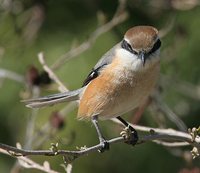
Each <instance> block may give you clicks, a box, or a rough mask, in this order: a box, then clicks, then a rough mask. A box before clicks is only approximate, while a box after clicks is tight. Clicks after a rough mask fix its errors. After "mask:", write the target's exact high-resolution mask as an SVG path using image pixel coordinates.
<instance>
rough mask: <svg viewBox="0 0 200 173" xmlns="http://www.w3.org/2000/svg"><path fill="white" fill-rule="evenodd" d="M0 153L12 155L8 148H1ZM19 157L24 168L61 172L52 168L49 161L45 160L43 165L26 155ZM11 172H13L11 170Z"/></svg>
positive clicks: (53, 172) (19, 161) (52, 172)
mask: <svg viewBox="0 0 200 173" xmlns="http://www.w3.org/2000/svg"><path fill="white" fill-rule="evenodd" d="M0 153H3V154H6V155H9V156H10V153H8V152H7V151H6V150H3V149H1V148H0ZM17 159H18V163H19V165H20V166H22V167H24V168H28V169H37V170H40V171H43V172H47V173H59V172H57V171H54V170H52V169H51V168H50V166H48V165H49V164H48V162H46V161H45V162H44V163H43V165H40V164H38V163H36V162H34V161H33V160H31V159H30V158H28V157H24V156H19V157H17ZM11 172H13V171H12V170H11Z"/></svg>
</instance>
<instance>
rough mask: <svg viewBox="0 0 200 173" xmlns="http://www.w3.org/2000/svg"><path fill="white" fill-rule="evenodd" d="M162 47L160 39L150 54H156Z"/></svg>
mask: <svg viewBox="0 0 200 173" xmlns="http://www.w3.org/2000/svg"><path fill="white" fill-rule="evenodd" d="M160 46H161V41H160V39H158V40H157V41H156V42H155V44H154V46H153V48H152V49H151V50H150V51H149V52H148V54H152V53H154V52H155V51H156V50H158V49H159V48H160Z"/></svg>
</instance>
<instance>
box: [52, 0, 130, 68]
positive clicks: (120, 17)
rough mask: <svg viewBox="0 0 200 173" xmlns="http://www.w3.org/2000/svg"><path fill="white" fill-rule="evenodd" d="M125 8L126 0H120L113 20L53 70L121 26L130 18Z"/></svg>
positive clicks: (58, 63) (59, 61)
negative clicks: (104, 34)
mask: <svg viewBox="0 0 200 173" xmlns="http://www.w3.org/2000/svg"><path fill="white" fill-rule="evenodd" d="M125 6H126V0H119V5H118V8H117V10H116V13H115V14H114V16H113V18H112V20H111V21H109V22H108V23H106V24H104V25H102V26H101V27H99V28H97V29H96V30H95V31H94V32H93V33H92V34H91V35H90V37H89V39H88V40H87V41H85V42H83V43H82V44H80V45H79V46H78V47H75V48H73V49H71V50H70V51H69V52H67V53H65V54H64V55H62V56H61V57H60V58H59V59H58V60H57V61H56V62H55V63H54V64H53V65H52V66H51V69H53V70H56V69H58V68H59V67H61V66H62V65H63V64H64V63H66V62H67V61H68V60H70V59H71V58H73V57H76V56H77V55H79V54H81V53H83V52H84V51H86V50H88V49H89V48H90V47H91V46H92V45H93V43H94V42H95V41H96V39H97V38H98V37H99V36H100V35H102V34H103V33H105V32H108V31H109V30H111V29H112V28H113V27H115V26H116V25H119V24H120V23H122V22H124V21H125V20H126V19H127V18H128V13H127V12H126V11H125Z"/></svg>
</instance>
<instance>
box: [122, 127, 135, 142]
mask: <svg viewBox="0 0 200 173" xmlns="http://www.w3.org/2000/svg"><path fill="white" fill-rule="evenodd" d="M120 135H121V136H122V137H123V138H124V141H125V143H127V144H130V145H135V144H136V143H137V141H138V134H137V131H136V130H135V129H134V128H133V127H132V126H130V125H129V126H127V127H125V128H124V130H122V132H121V133H120Z"/></svg>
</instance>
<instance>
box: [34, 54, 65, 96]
mask: <svg viewBox="0 0 200 173" xmlns="http://www.w3.org/2000/svg"><path fill="white" fill-rule="evenodd" d="M38 60H39V62H40V64H41V65H42V66H43V69H44V70H45V71H46V72H47V73H48V75H49V77H50V78H51V79H52V80H53V81H55V82H56V83H57V84H58V86H59V90H60V91H61V92H65V91H68V89H67V88H66V87H65V85H64V84H63V83H62V82H61V81H60V79H59V78H58V77H57V76H56V75H55V73H54V72H53V70H52V69H51V68H49V66H48V65H47V64H46V62H45V59H44V54H43V53H42V52H40V53H39V54H38Z"/></svg>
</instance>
